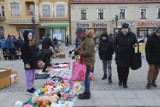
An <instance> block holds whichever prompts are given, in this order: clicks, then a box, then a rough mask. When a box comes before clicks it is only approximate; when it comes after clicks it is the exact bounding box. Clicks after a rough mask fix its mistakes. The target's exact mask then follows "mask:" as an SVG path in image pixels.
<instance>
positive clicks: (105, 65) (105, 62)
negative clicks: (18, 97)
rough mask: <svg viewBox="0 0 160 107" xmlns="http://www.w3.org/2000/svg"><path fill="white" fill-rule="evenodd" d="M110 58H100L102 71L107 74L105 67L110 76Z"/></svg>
mask: <svg viewBox="0 0 160 107" xmlns="http://www.w3.org/2000/svg"><path fill="white" fill-rule="evenodd" d="M111 64H112V60H102V65H103V72H104V74H106V75H107V69H108V76H109V77H112V67H111Z"/></svg>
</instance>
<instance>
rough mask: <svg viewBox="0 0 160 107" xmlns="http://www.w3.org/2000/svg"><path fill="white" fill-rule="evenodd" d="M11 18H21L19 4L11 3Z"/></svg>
mask: <svg viewBox="0 0 160 107" xmlns="http://www.w3.org/2000/svg"><path fill="white" fill-rule="evenodd" d="M10 5H11V16H20V4H19V3H15V2H13V3H11V4H10Z"/></svg>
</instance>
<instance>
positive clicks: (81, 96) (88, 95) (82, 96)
mask: <svg viewBox="0 0 160 107" xmlns="http://www.w3.org/2000/svg"><path fill="white" fill-rule="evenodd" d="M90 97H91V93H89V92H83V93H82V94H79V96H78V98H79V99H82V100H83V99H90Z"/></svg>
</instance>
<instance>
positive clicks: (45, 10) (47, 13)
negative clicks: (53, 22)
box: [42, 5, 51, 17]
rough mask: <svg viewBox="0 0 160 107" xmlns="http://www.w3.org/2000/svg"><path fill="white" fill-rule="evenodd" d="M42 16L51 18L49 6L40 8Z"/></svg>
mask: <svg viewBox="0 0 160 107" xmlns="http://www.w3.org/2000/svg"><path fill="white" fill-rule="evenodd" d="M42 16H43V17H51V7H50V6H49V5H43V6H42Z"/></svg>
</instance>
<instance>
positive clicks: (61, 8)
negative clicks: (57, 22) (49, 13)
mask: <svg viewBox="0 0 160 107" xmlns="http://www.w3.org/2000/svg"><path fill="white" fill-rule="evenodd" d="M56 17H62V18H63V17H65V6H64V5H58V6H56Z"/></svg>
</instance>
